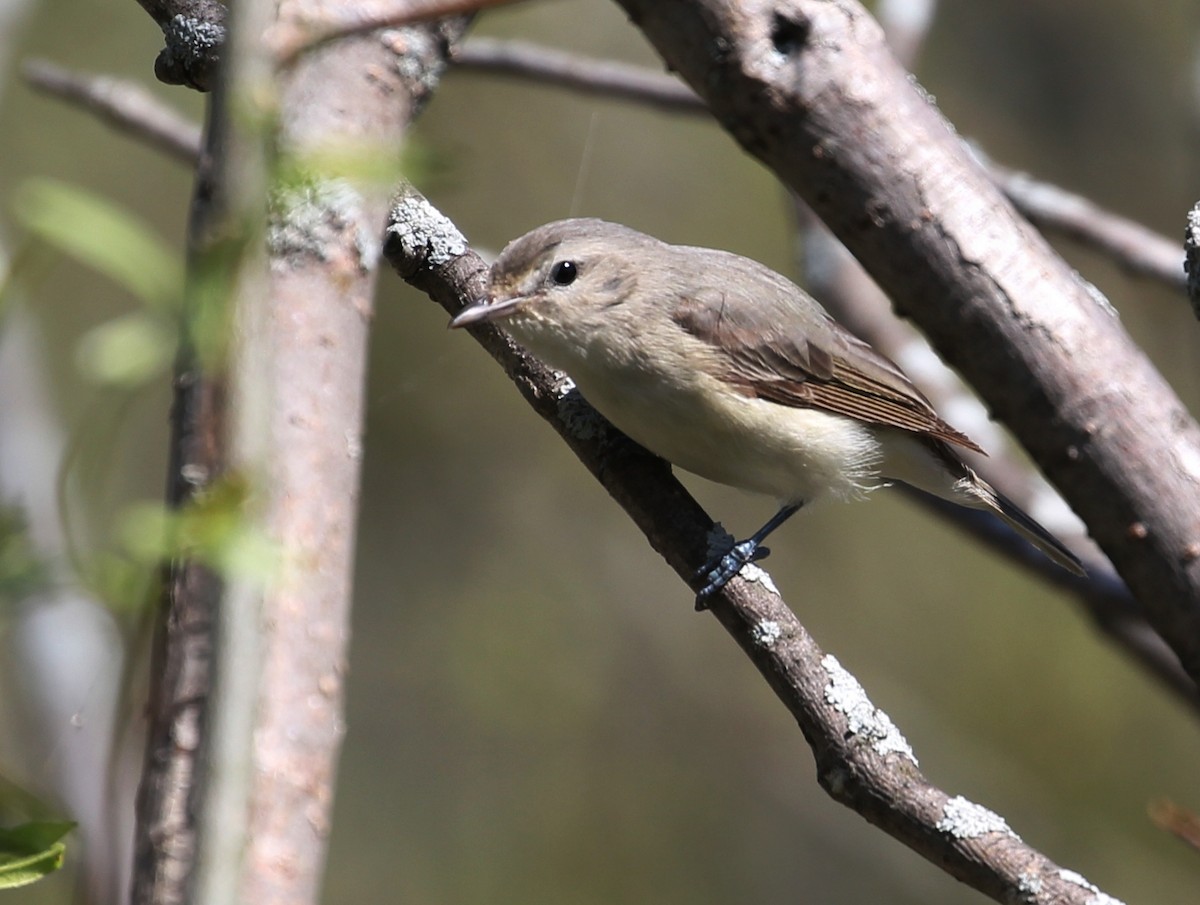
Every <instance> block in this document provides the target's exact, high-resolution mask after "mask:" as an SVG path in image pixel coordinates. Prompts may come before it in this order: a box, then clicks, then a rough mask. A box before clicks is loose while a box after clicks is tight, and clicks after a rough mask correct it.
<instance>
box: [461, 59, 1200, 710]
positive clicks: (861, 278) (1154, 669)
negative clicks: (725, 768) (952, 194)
mask: <svg viewBox="0 0 1200 905" xmlns="http://www.w3.org/2000/svg"><path fill="white" fill-rule="evenodd" d="M907 40H908V41H909V42H910V43H911V41H913V40H914V36H910V37H909V38H908V39H907ZM452 62H453V63H454V64H455V65H456V66H461V67H464V68H468V69H474V70H477V71H481V72H490V73H497V74H507V75H511V76H516V77H518V78H531V79H536V80H539V81H543V82H547V83H549V84H554V85H560V86H563V87H567V88H571V89H574V90H578V91H582V92H584V93H591V94H597V95H601V96H605V97H616V98H624V99H628V100H634V101H637V102H640V103H646V104H649V105H651V106H657V107H660V108H661V109H665V110H668V111H676V112H683V113H707V112H708V108H707V107H706V106H705V105H704V102H703V101H701V100H700V98H699V97H698V96H697V95H696V94H695V93H694V92H693V91H692V90H691V89H690V88H688V87H687V86H686V85H683V84H682V83H680V82H679V81H678V79H676V78H674V77H672V76H668V75H664V74H661V73H657V72H652V71H650V70H648V69H646V68H645V67H643V66H635V65H630V64H627V63H619V62H614V61H608V60H596V59H589V58H586V57H580V56H578V55H576V54H567V53H563V52H561V51H558V50H554V49H553V48H548V47H544V46H541V45H538V44H534V43H531V42H526V41H517V40H502V39H492V38H481V37H477V38H472V39H471V40H470V41H467V42H465V43H464V44H463V45H462V46H461V47H459V48H457V49H456V50H455V52H454V55H453V57H452ZM996 175H997V178H1002V177H1003V175H1004V173H1003V171H1001V170H997V172H996ZM1056 192H1057V195H1058V196H1059V197H1061V196H1062V195H1065V194H1066V193H1063V192H1062V190H1061V189H1059V190H1056ZM1025 194H1026V193H1021V196H1022V197H1025ZM1051 197H1052V195H1051V193H1050V192H1036V193H1030V194H1029V197H1028V198H1027V199H1026V200H1028V201H1029V203H1030V205H1031V207H1030V208H1029V209H1028V210H1026V213H1027V214H1033V215H1035V216H1036V217H1037V219H1038V220H1039V221H1041V222H1053V220H1054V217H1053V208H1049V209H1047V210H1046V211H1045V212H1042V211H1041V210H1040V208H1039V207H1038V204H1039V203H1040V202H1041V201H1042V200H1048V199H1050V198H1051ZM810 216H811V215H810ZM1105 216H1106V218H1107V222H1112V221H1116V222H1117V224H1118V226H1119V228H1120V229H1122V230H1123V231H1125V232H1126V234H1131V233H1133V232H1134V231H1139V230H1140V231H1141V233H1143V234H1145V235H1146V236H1147V243H1146V248H1147V249H1152V248H1154V247H1161V245H1162V244H1165V243H1166V241H1167V240H1166V239H1163V238H1162V237H1160V236H1157V235H1154V234H1152V233H1150V232H1149V231H1148V230H1145V228H1144V227H1140V226H1138V225H1137V224H1133V223H1131V222H1129V221H1123V220H1121V219H1120V218H1116V217H1115V216H1114V215H1111V214H1106V215H1105ZM826 235H827V234H826ZM834 244H836V243H834ZM837 247H838V249H841V246H840V245H838V246H837ZM1122 247H1123V250H1124V251H1125V252H1127V254H1128V260H1129V262H1130V263H1129V264H1128V266H1129V267H1131V268H1134V269H1140V270H1141V271H1142V272H1146V273H1155V270H1154V268H1153V267H1149V268H1139V266H1138V264H1137V263H1136V262H1137V261H1138V260H1141V258H1142V256H1143V253H1142V249H1141V246H1140V245H1136V244H1132V243H1125V244H1124V245H1123V246H1122ZM830 255H833V252H830ZM838 257H839V259H840V258H841V257H846V258H849V256H848V255H845V252H844V250H842V252H841V255H839V256H838ZM828 258H829V256H826V258H825V260H823V262H822V265H821V267H820V272H821V273H822V274H825V275H826V276H829V271H828V267H829V266H830V265H829V260H828ZM850 260H851V261H852V259H850ZM838 272H839V273H840V274H842V275H843V276H844V277H845V279H847V280H849V281H851V283H852V285H846V283H845V282H844V281H843V279H840V278H839V279H836V280H834V281H833V282H832V283H830V282H826V284H825V286H824V289H821V290H817V291H816V294H817V296H818V297H819V298H822V300H823V301H825V302H826V303H830V302H834V303H838V302H839V300H840V304H837V305H836V307H837V308H838V311H839V317H840V319H842V320H843V322H845V323H847V324H848V325H849V326H851V328H852V329H855V330H856V332H858V333H859V335H861V336H864V337H865V338H866V339H867V340H868V341H869V342H871V344H872V345H874V346H875V347H876V348H878V349H880V350H881V351H883V352H884V353H885V354H888V355H889V356H890V357H892V358H893V359H895V360H897V361H906V360H908V359H909V358H910V357H911V356H910V355H908V354H907V353H906V351H905V350H906V349H907V348H908V347H909V343H908V340H907V337H908V336H909V332H910V331H906V330H905V328H904V327H903V325H902V324H901V323H900V322H898V321H896V320H895V319H894V318H892V317H891V316H890V314H887V315H883V314H882V313H881V311H882V309H884V308H886V307H887V300H886V298H882V297H879V290H878V288H877V287H876V286H875V285H874V284H872V283H870V282H869V280H868V279H867V278H866V275H865V274H863V273H862V271H861V269H859V268H858V267H857V265H854V267H853V270H851V271H846V270H844V269H842V268H841V267H840V266H839V267H838ZM815 273H816V271H813V273H811V274H810V277H811V276H813V275H814V274H815ZM1158 274H1159V276H1163V274H1162V273H1161V270H1160V271H1159V272H1158ZM810 288H812V287H810ZM835 293H836V294H835ZM873 304H874V306H873ZM848 305H852V306H853V308H852V309H851V308H847V306H848ZM867 309H870V311H869V312H868V311H867ZM877 309H879V310H877ZM922 345H923V344H922ZM912 370H913V372H914V373H916V374H917V377H918V383H919V384H922V387H923V389H924V390H925V391H926V393H927V394H931V395H933V396H934V397H935V401H937V402H938V405H937V408H938V409H939V410H941V411H948V410H950V408H961V405H960V404H959V403H958V402H957V401H956V400H955V399H949V398H943V394H941V393H939V391H938V387H936V386H931V385H930V384H929V383H928V382H924V381H922V380H921V379H920V377H921V374H922V373H923V372H924V371H926V370H927V369H924V368H922V369H912ZM941 370H942V371H943V372H945V373H947V374H948V373H949V372H948V371H946V369H945V368H944V367H943V368H942V369H941ZM958 392H959V393H961V392H962V389H961V387H959V390H958ZM981 414H982V413H981ZM988 432H991V433H994V434H997V435H998V434H999V432H998V431H996V430H995V429H994V426H993V425H992V424H991V423H990V422H989V421H987V420H986V418H982V419H981V421H980V424H978V425H976V426H975V427H970V426H969V425H968V433H970V434H972V436H977V435H984V436H986V434H987V433H988ZM986 445H987V446H988V447H989V449H993V450H994V449H995V448H996V444H992V443H989V444H986ZM981 470H982V471H983V472H984V473H986V474H987V476H988V479H989V481H992V483H994V484H996V486H999V487H1001V488H1002V489H1003V490H1004V491H1005V493H1006V494H1007V495H1008V496H1010V497H1012V498H1014V499H1016V500H1017V501H1018V502H1019V503H1020V504H1021V505H1022V507H1023V508H1025V509H1027V510H1028V511H1032V510H1038V511H1039V513H1040V510H1042V508H1043V507H1041V506H1037V505H1034V502H1035V501H1032V500H1030V499H1029V498H1028V494H1027V493H1026V492H1021V491H1020V490H1018V488H1019V487H1022V486H1025V487H1027V489H1028V488H1029V487H1031V486H1032V484H1033V482H1032V481H1031V479H1030V478H1031V476H1030V475H1029V473H1028V470H1027V469H1026V468H1025V467H1023V466H1021V465H1018V464H1016V463H1015V462H1013V461H1012V460H1011V459H1009V458H1006V457H1003V456H996V455H993V456H992V457H991V458H989V459H988V460H987V461H986V463H985V464H984V465H983V466H982V468H981ZM997 471H1000V472H1003V474H1002V475H1001V476H1000V477H997ZM1029 492H1032V490H1029ZM1045 493H1046V494H1049V493H1051V491H1049V490H1045ZM913 496H914V497H915V498H916V499H917V500H918V502H920V503H922V504H923V505H926V506H929V507H931V508H932V509H933V510H934V511H935V512H937V513H938V514H939V515H940V516H942V517H943V518H947V519H950V520H952V521H954V522H955V523H956V524H957V525H958V526H959V527H960V528H962V529H963V530H966V531H968V532H969V533H971V534H974V535H975V536H976V537H977V538H978V539H980V540H981V541H982V542H983V543H986V544H988V545H989V546H991V547H992V548H993V549H997V550H999V551H1000V552H1001V553H1002V554H1003V555H1005V556H1008V557H1010V558H1012V559H1013V560H1015V561H1017V562H1018V563H1019V564H1020V565H1022V566H1023V567H1025V568H1028V569H1031V570H1033V571H1035V572H1037V573H1038V574H1039V575H1040V576H1041V577H1043V578H1044V579H1046V580H1048V581H1050V582H1052V583H1055V584H1059V585H1061V586H1062V587H1063V588H1064V589H1065V590H1068V591H1069V592H1070V593H1071V594H1072V595H1074V596H1075V597H1076V599H1077V600H1078V601H1079V602H1080V603H1081V605H1082V606H1083V607H1084V608H1085V610H1086V611H1087V613H1088V615H1089V616H1090V618H1091V619H1092V620H1093V622H1094V623H1095V625H1096V626H1097V628H1098V629H1099V630H1100V631H1101V632H1103V633H1104V634H1106V635H1108V636H1109V637H1110V638H1112V639H1113V640H1114V641H1116V642H1117V643H1118V644H1119V645H1120V646H1122V647H1123V648H1124V649H1125V650H1127V651H1128V652H1129V653H1130V654H1131V655H1132V656H1133V657H1134V658H1135V659H1136V660H1138V661H1139V662H1140V663H1141V664H1142V665H1143V666H1144V667H1146V668H1147V669H1148V670H1149V671H1150V673H1151V674H1152V675H1154V676H1155V677H1156V678H1158V679H1159V680H1160V681H1161V682H1163V684H1164V685H1165V686H1166V687H1168V688H1169V689H1170V690H1171V691H1173V692H1174V693H1176V694H1177V695H1179V696H1180V697H1181V698H1182V699H1183V700H1184V701H1185V702H1186V703H1187V704H1188V705H1189V706H1191V707H1193V708H1195V707H1200V694H1198V693H1197V688H1196V683H1195V682H1194V681H1193V680H1192V678H1191V677H1190V676H1188V675H1187V674H1186V673H1185V672H1183V670H1182V669H1181V668H1180V666H1179V662H1178V658H1177V657H1176V656H1175V655H1174V653H1173V652H1172V651H1171V650H1170V649H1169V648H1168V647H1166V645H1165V644H1164V643H1163V642H1162V640H1161V639H1160V638H1158V637H1157V635H1156V634H1155V633H1154V631H1153V630H1152V629H1151V628H1150V627H1149V625H1148V624H1147V623H1146V621H1145V616H1144V615H1143V614H1142V613H1141V611H1140V608H1139V607H1138V606H1137V604H1136V603H1135V602H1134V601H1133V600H1132V599H1131V597H1130V595H1129V591H1128V589H1127V588H1125V587H1124V584H1123V583H1122V582H1121V580H1120V579H1118V578H1116V577H1115V576H1114V575H1113V574H1112V572H1111V569H1110V568H1109V567H1108V565H1107V564H1106V563H1101V562H1100V561H1099V560H1097V559H1095V557H1093V561H1092V562H1090V563H1089V565H1088V568H1089V575H1088V577H1087V578H1085V579H1082V580H1081V579H1078V578H1075V577H1074V576H1071V575H1068V574H1067V573H1066V572H1064V571H1063V570H1062V569H1060V568H1058V567H1057V566H1055V565H1054V564H1053V563H1051V562H1050V561H1049V560H1047V559H1046V558H1045V557H1042V556H1039V555H1036V554H1034V555H1030V554H1031V553H1033V551H1032V550H1031V548H1029V546H1028V544H1027V543H1025V542H1024V541H1023V540H1021V539H1020V538H1019V537H1018V536H1016V535H1015V534H1014V533H1012V532H1008V531H1004V530H1002V529H1001V530H997V526H996V525H995V524H994V522H993V521H991V520H988V519H986V518H980V517H979V516H978V514H977V513H973V512H971V511H969V510H966V509H963V508H961V507H957V506H949V505H944V506H943V505H939V504H938V501H937V500H934V499H932V498H929V497H923V496H921V495H919V494H913ZM1050 505H1057V507H1059V508H1061V507H1062V504H1061V502H1057V501H1051V502H1050ZM1077 524H1078V523H1077V522H1076V521H1075V520H1074V519H1072V520H1071V524H1070V525H1069V527H1070V528H1071V529H1072V530H1075V528H1074V526H1075V525H1077ZM1051 528H1052V529H1057V530H1056V533H1061V531H1062V528H1061V526H1056V525H1051Z"/></svg>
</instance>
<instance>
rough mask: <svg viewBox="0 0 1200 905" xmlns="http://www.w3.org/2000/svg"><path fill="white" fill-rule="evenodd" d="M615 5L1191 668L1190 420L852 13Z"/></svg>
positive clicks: (707, 1)
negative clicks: (906, 321)
mask: <svg viewBox="0 0 1200 905" xmlns="http://www.w3.org/2000/svg"><path fill="white" fill-rule="evenodd" d="M620 5H621V6H622V7H623V8H624V9H625V10H626V11H627V12H628V13H629V14H630V16H631V17H632V18H633V20H634V21H635V22H636V23H637V24H638V25H639V27H640V28H642V30H643V31H644V32H645V34H646V35H647V37H648V38H649V39H650V40H651V42H652V43H653V44H654V45H655V46H656V47H657V49H658V50H659V52H660V53H661V54H662V56H663V58H664V60H666V62H667V64H668V65H669V66H671V67H672V68H674V69H675V70H676V71H678V72H679V73H680V74H681V75H682V76H683V77H684V79H685V80H686V81H687V82H688V83H689V84H691V85H692V87H693V88H695V89H697V90H698V91H699V92H700V93H701V94H702V95H703V96H704V98H705V100H706V101H707V103H708V105H709V107H710V109H712V111H713V113H714V114H715V115H716V117H717V119H718V120H719V121H720V122H721V123H722V124H723V125H724V126H725V127H726V128H727V129H728V130H729V131H730V132H731V133H732V134H733V135H734V137H735V138H737V139H738V141H740V142H741V143H742V145H743V146H744V147H745V148H746V149H747V150H748V151H749V152H750V153H752V154H754V155H755V156H757V157H758V158H760V159H761V160H762V161H763V162H764V163H766V164H767V165H768V166H769V167H770V168H771V169H772V170H774V171H775V172H776V173H777V174H778V175H779V176H780V178H781V179H782V180H783V181H784V182H785V183H787V184H788V185H790V186H792V187H793V188H795V189H796V191H797V192H798V193H799V194H800V195H801V196H802V197H804V199H805V201H807V202H808V203H809V204H810V205H811V206H812V207H813V209H814V210H815V211H816V212H817V213H818V214H819V215H820V216H821V218H822V219H823V220H824V221H825V222H826V223H827V224H828V225H829V227H830V228H831V229H832V230H833V232H834V233H835V234H836V235H837V236H838V238H839V239H841V241H842V242H843V243H845V244H846V246H847V247H848V248H849V249H850V250H851V251H852V252H853V253H854V255H855V256H856V257H857V258H858V259H859V260H860V261H862V262H863V263H864V265H865V266H866V267H867V269H868V270H869V271H870V273H871V275H872V276H873V277H874V278H875V280H876V281H877V282H878V283H879V284H880V286H881V287H883V288H884V289H885V291H887V292H888V294H889V295H890V296H891V297H892V299H893V301H894V302H895V304H896V306H897V308H898V309H899V310H901V311H902V312H903V313H905V314H908V315H909V316H911V317H913V318H914V320H916V321H917V322H918V323H919V324H920V326H921V327H922V328H923V330H924V331H925V333H926V334H927V335H929V336H930V338H931V340H932V342H933V344H934V345H935V346H936V347H937V348H938V349H939V351H941V352H942V353H943V354H944V355H945V356H946V358H947V360H948V361H949V362H950V363H951V364H952V365H954V366H955V367H956V368H957V369H958V370H959V371H960V372H962V373H963V374H964V375H965V376H966V378H967V379H968V380H969V381H970V382H971V383H972V384H973V385H974V386H975V387H976V388H977V389H978V390H979V391H980V393H981V395H982V396H983V397H984V399H985V400H986V401H987V402H988V404H989V405H990V407H991V408H992V410H993V411H994V412H995V413H996V415H997V416H998V417H999V419H1000V420H1001V421H1003V422H1004V423H1006V424H1007V425H1008V426H1009V427H1010V428H1011V429H1012V430H1013V432H1014V434H1015V435H1016V436H1017V437H1018V438H1019V439H1020V441H1021V442H1022V443H1023V445H1024V446H1025V447H1026V449H1027V450H1029V452H1030V453H1031V455H1032V456H1033V458H1034V460H1035V461H1037V462H1038V464H1039V465H1040V466H1041V467H1042V469H1043V470H1044V471H1045V472H1046V473H1047V475H1048V476H1049V477H1050V479H1051V480H1052V481H1053V482H1054V483H1055V484H1056V485H1057V486H1058V488H1059V489H1060V491H1062V493H1063V495H1064V497H1065V498H1066V499H1067V501H1068V502H1069V503H1070V504H1071V505H1072V507H1073V508H1074V509H1075V510H1076V512H1077V513H1078V514H1079V515H1080V516H1081V517H1082V518H1083V520H1084V521H1085V522H1086V524H1087V525H1088V529H1089V531H1090V533H1091V535H1092V537H1093V538H1095V540H1096V541H1097V542H1098V543H1099V545H1100V547H1101V548H1102V549H1103V550H1104V552H1105V553H1106V554H1107V555H1108V556H1109V558H1110V559H1111V560H1112V562H1113V564H1114V565H1115V566H1116V568H1117V571H1118V572H1119V573H1120V574H1121V576H1122V577H1123V578H1124V579H1125V581H1126V583H1127V584H1128V585H1129V587H1130V589H1131V590H1132V591H1133V593H1134V594H1135V595H1136V596H1137V597H1138V599H1139V600H1140V602H1141V603H1142V605H1143V607H1144V608H1145V612H1146V614H1147V617H1148V619H1149V620H1150V622H1151V624H1153V625H1154V627H1155V629H1156V630H1157V631H1158V633H1159V634H1160V635H1161V636H1162V637H1163V639H1164V640H1165V641H1166V642H1167V643H1168V644H1169V645H1170V646H1171V648H1172V649H1173V650H1174V651H1175V652H1176V654H1177V655H1178V656H1179V658H1180V660H1181V662H1182V663H1183V666H1184V668H1185V669H1186V670H1187V672H1188V673H1189V675H1191V676H1192V678H1193V679H1197V678H1200V426H1197V424H1196V423H1195V421H1194V420H1193V419H1192V418H1191V417H1190V416H1189V415H1188V414H1187V411H1186V409H1185V407H1184V406H1183V404H1182V403H1181V402H1180V401H1179V399H1178V398H1177V397H1176V396H1175V394H1174V393H1173V392H1172V390H1171V388H1170V387H1169V386H1168V385H1167V384H1166V382H1165V380H1163V378H1162V376H1161V375H1160V374H1159V373H1158V372H1157V371H1156V370H1155V369H1154V367H1153V365H1152V364H1151V363H1150V362H1149V360H1148V359H1147V358H1146V356H1145V355H1144V354H1143V353H1142V352H1141V350H1139V349H1138V348H1137V347H1136V345H1135V344H1134V343H1133V342H1132V340H1131V339H1130V338H1129V336H1128V334H1126V332H1125V331H1124V329H1123V328H1122V326H1121V324H1120V323H1119V321H1117V320H1116V319H1115V318H1114V317H1112V315H1111V313H1110V311H1109V310H1108V309H1107V307H1106V306H1105V305H1104V304H1101V303H1099V302H1098V301H1097V295H1096V292H1095V290H1094V288H1092V287H1089V286H1087V285H1086V284H1084V283H1083V281H1081V280H1080V279H1079V278H1078V277H1077V276H1076V275H1075V273H1074V272H1073V271H1072V269H1071V268H1070V267H1069V266H1067V265H1066V264H1065V262H1063V261H1062V259H1061V258H1059V257H1058V255H1056V254H1055V253H1054V251H1053V250H1052V249H1051V248H1050V247H1049V245H1048V244H1047V243H1046V242H1045V240H1044V239H1043V238H1042V237H1041V236H1040V235H1039V234H1038V233H1037V232H1036V231H1035V230H1033V229H1032V228H1031V227H1030V226H1029V224H1028V223H1027V222H1026V221H1025V220H1023V219H1022V218H1021V217H1020V216H1019V215H1018V214H1017V213H1016V211H1014V210H1013V208H1012V207H1011V206H1010V205H1009V204H1008V203H1007V201H1006V200H1005V199H1004V197H1003V196H1002V195H1001V194H1000V192H999V191H998V190H997V189H996V187H995V186H994V184H993V183H992V182H991V181H990V180H989V179H988V178H987V175H986V174H985V173H984V171H983V170H982V168H981V167H980V166H979V165H978V164H977V163H976V161H975V160H974V159H973V158H972V156H971V155H970V154H969V153H968V152H967V150H966V149H965V148H964V146H963V144H962V142H961V140H960V139H959V138H958V137H957V136H956V135H955V134H954V132H953V130H952V129H951V128H950V127H949V125H948V124H947V123H946V122H945V120H944V119H943V118H942V117H941V115H940V114H939V112H938V111H937V109H936V108H935V107H934V106H933V103H932V101H931V100H930V98H929V97H928V95H927V94H925V93H924V92H922V91H920V90H919V88H918V86H916V85H915V83H914V82H913V81H912V79H911V76H909V74H908V73H907V72H905V70H904V69H903V68H902V67H900V66H899V65H898V64H897V63H896V61H895V59H894V58H893V57H892V55H891V53H890V52H889V50H888V48H887V45H886V43H885V41H884V38H883V35H882V33H881V31H880V29H879V27H878V25H877V24H876V23H875V22H874V20H873V19H871V17H870V16H869V15H868V13H867V12H866V10H864V9H863V8H862V7H861V6H860V5H859V4H858V3H856V2H854V0H833V2H830V0H790V2H787V3H783V4H780V3H777V2H773V3H767V2H752V3H744V2H743V3H735V2H733V0H698V2H685V0H656V2H648V0H620ZM863 136H871V137H872V138H871V140H870V141H864V140H863Z"/></svg>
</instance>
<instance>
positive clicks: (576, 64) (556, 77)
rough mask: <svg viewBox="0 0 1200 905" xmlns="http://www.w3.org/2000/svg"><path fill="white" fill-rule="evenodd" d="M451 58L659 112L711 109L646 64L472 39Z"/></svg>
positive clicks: (484, 69) (467, 66)
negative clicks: (639, 104)
mask: <svg viewBox="0 0 1200 905" xmlns="http://www.w3.org/2000/svg"><path fill="white" fill-rule="evenodd" d="M450 59H451V62H452V63H454V64H455V65H457V66H460V67H462V68H464V69H475V70H478V71H480V72H488V73H492V74H495V75H508V76H516V77H519V78H526V79H529V78H533V79H538V80H540V81H543V82H545V83H547V84H551V85H560V86H562V87H564V88H574V89H575V90H577V91H580V92H583V93H585V94H598V95H602V96H604V97H613V98H620V99H623V100H631V101H637V102H639V103H643V104H649V105H650V106H653V107H658V108H659V109H664V110H671V111H677V112H685V113H702V112H706V111H707V108H706V107H705V106H704V102H703V101H702V100H700V98H699V97H697V96H696V92H694V91H692V89H691V88H689V87H688V86H687V85H685V84H683V82H681V81H679V80H678V79H675V78H672V77H671V76H668V75H662V74H661V73H658V72H655V71H654V70H652V69H647V68H646V67H645V66H635V65H633V64H630V63H619V62H616V61H613V60H595V59H589V58H587V57H581V56H579V55H578V54H574V53H564V52H563V51H561V50H555V49H554V48H551V47H544V46H542V45H540V44H535V43H533V42H531V41H509V40H503V39H498V38H472V39H471V40H470V41H467V42H466V43H465V44H463V45H462V46H461V47H459V48H458V49H456V50H455V51H454V55H453V56H452V57H451V58H450Z"/></svg>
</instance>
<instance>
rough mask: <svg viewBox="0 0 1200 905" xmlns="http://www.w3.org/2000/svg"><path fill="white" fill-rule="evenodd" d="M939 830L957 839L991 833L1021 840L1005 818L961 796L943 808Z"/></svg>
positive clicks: (973, 837)
mask: <svg viewBox="0 0 1200 905" xmlns="http://www.w3.org/2000/svg"><path fill="white" fill-rule="evenodd" d="M936 826H937V829H938V830H940V831H941V832H943V833H946V834H947V835H950V836H953V837H954V838H955V839H977V838H978V837H980V836H986V835H988V834H989V833H1002V834H1003V835H1005V836H1010V837H1012V838H1013V839H1020V838H1021V837H1020V836H1018V835H1017V834H1016V833H1014V832H1013V831H1012V828H1011V827H1009V825H1008V823H1006V822H1005V820H1004V818H1003V817H1001V816H1000V815H999V814H997V813H996V812H995V811H993V810H990V809H988V808H985V807H984V806H983V805H981V804H976V803H975V802H973V801H968V800H967V799H966V798H963V797H962V796H961V795H956V796H955V797H953V798H951V799H950V800H948V801H947V802H946V804H945V806H944V807H943V808H942V818H941V819H940V820H939V821H938V822H937V824H936Z"/></svg>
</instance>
